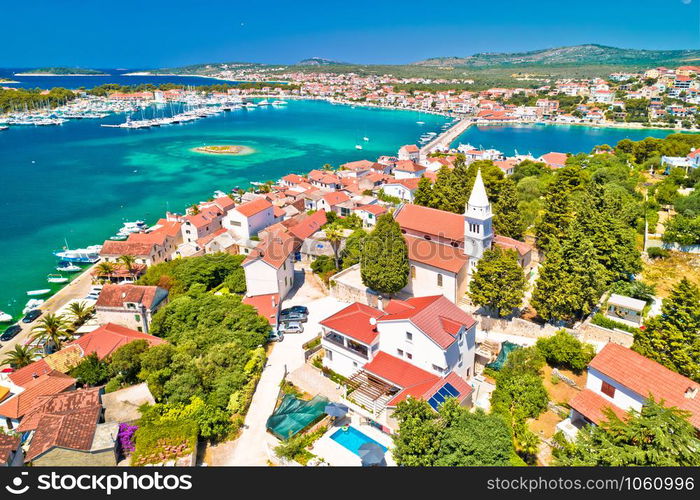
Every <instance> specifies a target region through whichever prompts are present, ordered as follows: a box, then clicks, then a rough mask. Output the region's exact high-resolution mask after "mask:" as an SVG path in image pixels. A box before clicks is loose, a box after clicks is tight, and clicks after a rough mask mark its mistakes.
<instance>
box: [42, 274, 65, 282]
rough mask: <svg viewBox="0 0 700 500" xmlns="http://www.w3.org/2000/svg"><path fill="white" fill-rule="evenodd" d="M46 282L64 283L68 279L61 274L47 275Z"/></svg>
mask: <svg viewBox="0 0 700 500" xmlns="http://www.w3.org/2000/svg"><path fill="white" fill-rule="evenodd" d="M46 281H48V282H49V283H65V282H67V281H68V278H66V277H65V276H63V275H61V274H49V275H48V276H47V277H46Z"/></svg>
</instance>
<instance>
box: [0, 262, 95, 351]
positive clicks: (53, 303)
mask: <svg viewBox="0 0 700 500" xmlns="http://www.w3.org/2000/svg"><path fill="white" fill-rule="evenodd" d="M91 271H92V267H90V268H88V269H87V270H85V271H84V272H83V273H82V274H81V275H80V276H78V277H77V278H76V279H74V280H73V281H72V282H70V283H69V284H68V285H66V286H65V287H63V288H62V289H61V290H59V291H58V292H57V293H56V294H55V295H52V296H51V297H49V298H48V299H47V300H46V302H44V304H43V305H42V306H41V310H42V311H43V313H44V314H46V313H55V312H57V311H58V310H60V309H61V308H63V307H64V306H65V305H66V304H68V303H69V302H70V301H72V300H74V299H82V298H84V297H85V296H86V295H87V294H88V293H89V291H90V287H91V286H92V275H91V274H90V272H91ZM44 314H42V315H41V316H39V317H38V318H37V319H35V320H34V321H33V322H32V323H22V321H19V322H18V323H17V324H18V325H20V326H21V327H22V331H21V332H20V333H18V334H17V336H16V337H15V338H13V339H12V340H9V341H7V342H3V343H2V346H0V360H1V359H2V358H3V357H4V355H5V353H6V352H8V351H11V350H12V349H14V348H15V345H16V344H24V343H25V342H26V341H27V340H29V338H30V337H31V331H32V328H33V327H34V326H36V324H37V322H38V321H40V319H41V318H42V317H43V316H44Z"/></svg>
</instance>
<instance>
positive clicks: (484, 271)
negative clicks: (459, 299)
mask: <svg viewBox="0 0 700 500" xmlns="http://www.w3.org/2000/svg"><path fill="white" fill-rule="evenodd" d="M525 283H526V281H525V274H524V272H523V268H522V267H520V265H519V264H518V256H517V254H516V253H515V252H514V251H513V250H502V249H500V248H498V247H495V248H493V249H491V250H486V251H485V252H484V255H483V256H482V258H481V259H479V263H478V265H477V268H476V273H474V276H473V277H472V279H471V281H470V283H469V297H470V298H471V300H472V301H473V302H474V303H475V304H478V305H480V306H483V307H488V308H490V309H492V310H494V311H496V312H497V314H498V315H499V316H505V315H508V314H510V313H511V312H512V311H513V309H515V308H516V307H519V306H520V305H521V304H522V301H523V295H524V294H525Z"/></svg>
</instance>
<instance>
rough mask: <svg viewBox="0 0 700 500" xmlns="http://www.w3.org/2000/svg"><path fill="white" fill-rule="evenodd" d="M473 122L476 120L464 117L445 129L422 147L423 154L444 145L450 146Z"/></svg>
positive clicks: (421, 152)
mask: <svg viewBox="0 0 700 500" xmlns="http://www.w3.org/2000/svg"><path fill="white" fill-rule="evenodd" d="M473 123H474V122H473V121H472V120H471V119H469V118H464V119H462V120H459V121H458V122H456V123H455V124H454V125H452V126H451V127H450V128H448V129H447V130H445V131H444V132H443V133H442V134H440V135H438V136H437V137H435V138H434V139H433V140H432V141H430V142H429V143H428V144H426V145H425V146H423V147H422V148H420V154H421V156H426V155H428V154H429V153H432V152H433V151H435V149H437V148H438V147H443V146H447V147H449V146H450V144H452V141H454V140H455V139H457V137H459V136H460V135H462V134H463V133H464V131H465V130H467V129H468V128H469V126H470V125H472V124H473Z"/></svg>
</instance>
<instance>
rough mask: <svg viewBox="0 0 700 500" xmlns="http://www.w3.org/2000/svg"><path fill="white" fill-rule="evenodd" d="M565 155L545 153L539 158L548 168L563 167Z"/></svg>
mask: <svg viewBox="0 0 700 500" xmlns="http://www.w3.org/2000/svg"><path fill="white" fill-rule="evenodd" d="M566 158H567V156H566V153H555V152H552V153H547V154H544V155H542V156H541V157H540V159H541V160H542V161H543V162H545V163H546V164H547V165H549V166H550V167H563V166H564V165H565V164H566Z"/></svg>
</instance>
